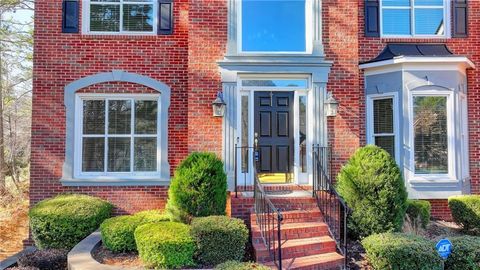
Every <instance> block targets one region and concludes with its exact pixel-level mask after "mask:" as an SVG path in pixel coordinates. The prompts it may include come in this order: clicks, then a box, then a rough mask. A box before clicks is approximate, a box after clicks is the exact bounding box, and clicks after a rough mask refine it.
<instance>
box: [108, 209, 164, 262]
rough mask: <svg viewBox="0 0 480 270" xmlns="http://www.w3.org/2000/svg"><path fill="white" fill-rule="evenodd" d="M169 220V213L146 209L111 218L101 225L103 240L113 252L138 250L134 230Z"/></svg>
mask: <svg viewBox="0 0 480 270" xmlns="http://www.w3.org/2000/svg"><path fill="white" fill-rule="evenodd" d="M169 220H170V218H169V217H168V215H166V214H163V213H162V212H161V211H160V210H146V211H142V212H138V213H136V214H134V215H129V216H118V217H113V218H109V219H106V220H105V221H104V222H103V223H102V224H101V225H100V231H101V234H102V242H103V244H104V245H105V247H106V248H107V249H108V250H110V251H113V252H127V251H136V250H137V245H136V244H135V237H134V232H135V229H136V228H137V227H138V226H140V225H142V224H145V223H153V222H163V221H169Z"/></svg>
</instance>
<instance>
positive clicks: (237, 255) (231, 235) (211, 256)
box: [192, 216, 248, 265]
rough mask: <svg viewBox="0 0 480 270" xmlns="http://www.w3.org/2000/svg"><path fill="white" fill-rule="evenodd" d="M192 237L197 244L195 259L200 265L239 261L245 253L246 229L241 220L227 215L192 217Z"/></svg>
mask: <svg viewBox="0 0 480 270" xmlns="http://www.w3.org/2000/svg"><path fill="white" fill-rule="evenodd" d="M192 237H193V239H194V240H195V242H196V244H197V252H196V259H197V260H198V261H199V263H201V264H202V265H217V264H220V263H223V262H226V261H230V260H233V261H240V260H242V258H243V255H244V254H245V244H246V243H247V241H248V229H247V226H245V223H244V222H243V220H240V219H237V218H230V217H227V216H209V217H201V218H194V219H193V221H192Z"/></svg>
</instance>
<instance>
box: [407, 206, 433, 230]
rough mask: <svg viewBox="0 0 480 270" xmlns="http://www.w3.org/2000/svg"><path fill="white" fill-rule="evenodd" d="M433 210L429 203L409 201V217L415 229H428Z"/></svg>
mask: <svg viewBox="0 0 480 270" xmlns="http://www.w3.org/2000/svg"><path fill="white" fill-rule="evenodd" d="M431 208H432V207H431V205H430V202H429V201H424V200H407V216H408V219H409V220H410V222H411V223H412V225H413V227H415V229H416V228H419V227H422V228H424V229H426V228H427V225H428V222H430V210H431Z"/></svg>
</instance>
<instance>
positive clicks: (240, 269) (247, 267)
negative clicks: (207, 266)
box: [214, 261, 271, 270]
mask: <svg viewBox="0 0 480 270" xmlns="http://www.w3.org/2000/svg"><path fill="white" fill-rule="evenodd" d="M214 269H216V270H270V269H271V268H270V267H267V266H265V265H261V264H258V263H254V262H238V261H228V262H224V263H222V264H219V265H217V266H216V267H215V268H214Z"/></svg>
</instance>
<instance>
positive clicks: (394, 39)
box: [380, 36, 450, 43]
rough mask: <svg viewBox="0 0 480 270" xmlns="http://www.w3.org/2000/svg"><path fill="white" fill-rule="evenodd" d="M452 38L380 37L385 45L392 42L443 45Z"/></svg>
mask: <svg viewBox="0 0 480 270" xmlns="http://www.w3.org/2000/svg"><path fill="white" fill-rule="evenodd" d="M449 39H450V38H449V37H415V36H410V37H407V36H404V37H402V36H397V37H395V36H390V37H389V36H380V41H382V42H385V43H391V42H407V43H408V42H412V43H413V42H415V43H419V42H420V43H439V42H440V43H441V42H447V41H448V40H449Z"/></svg>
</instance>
